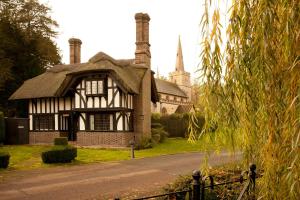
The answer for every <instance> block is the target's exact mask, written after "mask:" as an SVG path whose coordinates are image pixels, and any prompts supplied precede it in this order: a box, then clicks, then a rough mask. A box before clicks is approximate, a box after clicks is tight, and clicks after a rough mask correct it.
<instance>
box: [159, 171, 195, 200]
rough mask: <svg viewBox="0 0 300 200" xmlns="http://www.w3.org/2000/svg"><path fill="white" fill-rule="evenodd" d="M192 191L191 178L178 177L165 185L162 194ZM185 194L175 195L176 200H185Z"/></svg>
mask: <svg viewBox="0 0 300 200" xmlns="http://www.w3.org/2000/svg"><path fill="white" fill-rule="evenodd" d="M189 189H192V176H191V175H185V176H182V175H180V176H179V177H178V178H176V179H175V181H174V182H173V183H171V184H167V185H166V186H165V187H163V193H172V192H180V191H185V190H189ZM185 196H186V194H183V193H181V194H177V195H176V199H178V200H185V199H186V197H185Z"/></svg>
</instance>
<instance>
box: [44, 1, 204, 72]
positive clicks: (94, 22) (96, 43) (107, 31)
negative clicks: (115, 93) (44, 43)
mask: <svg viewBox="0 0 300 200" xmlns="http://www.w3.org/2000/svg"><path fill="white" fill-rule="evenodd" d="M39 1H40V2H41V3H44V4H46V5H48V6H49V7H50V8H51V9H52V11H51V13H50V15H51V17H52V18H53V19H54V20H56V21H57V22H58V24H59V28H58V29H57V31H58V36H57V38H56V39H55V42H56V43H57V45H58V47H59V49H60V50H61V55H62V62H63V63H66V64H68V63H69V44H68V39H69V38H71V37H75V38H79V39H81V41H82V46H81V62H87V61H88V60H89V58H91V57H92V56H94V55H95V54H96V53H97V52H100V51H102V52H105V53H106V54H108V55H110V56H111V57H113V58H116V59H129V58H134V52H135V19H134V15H135V13H138V12H144V13H148V14H149V16H150V18H151V20H150V33H149V34H150V44H151V55H152V58H151V62H152V63H151V64H152V66H151V68H152V70H153V71H155V72H157V68H158V70H159V74H160V75H163V76H165V77H168V74H169V73H170V72H171V71H174V70H175V61H176V53H177V45H178V37H179V35H180V37H181V44H182V51H183V60H184V67H185V70H186V71H188V72H190V73H191V75H192V77H193V78H195V77H197V74H195V71H196V69H197V66H198V63H199V62H200V59H199V54H200V51H199V49H200V42H201V41H200V28H199V24H200V19H201V17H202V14H203V2H204V0H39Z"/></svg>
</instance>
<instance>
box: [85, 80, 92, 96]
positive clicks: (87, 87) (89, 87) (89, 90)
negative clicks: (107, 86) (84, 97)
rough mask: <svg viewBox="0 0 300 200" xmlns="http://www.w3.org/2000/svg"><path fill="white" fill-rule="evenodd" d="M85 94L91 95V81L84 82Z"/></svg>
mask: <svg viewBox="0 0 300 200" xmlns="http://www.w3.org/2000/svg"><path fill="white" fill-rule="evenodd" d="M86 94H91V81H87V82H86Z"/></svg>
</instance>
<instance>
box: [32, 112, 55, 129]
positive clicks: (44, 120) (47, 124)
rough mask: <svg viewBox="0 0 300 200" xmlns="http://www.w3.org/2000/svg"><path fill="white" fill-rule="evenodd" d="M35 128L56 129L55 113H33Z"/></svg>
mask: <svg viewBox="0 0 300 200" xmlns="http://www.w3.org/2000/svg"><path fill="white" fill-rule="evenodd" d="M33 129H34V130H37V131H48V130H54V115H48V114H40V115H33Z"/></svg>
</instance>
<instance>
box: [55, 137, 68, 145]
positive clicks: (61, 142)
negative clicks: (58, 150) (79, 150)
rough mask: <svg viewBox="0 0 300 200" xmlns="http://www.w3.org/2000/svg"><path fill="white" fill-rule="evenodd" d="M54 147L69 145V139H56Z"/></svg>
mask: <svg viewBox="0 0 300 200" xmlns="http://www.w3.org/2000/svg"><path fill="white" fill-rule="evenodd" d="M54 145H68V138H66V137H58V138H54Z"/></svg>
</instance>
